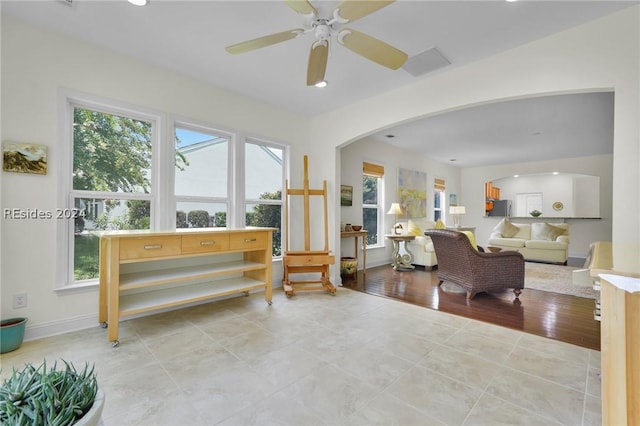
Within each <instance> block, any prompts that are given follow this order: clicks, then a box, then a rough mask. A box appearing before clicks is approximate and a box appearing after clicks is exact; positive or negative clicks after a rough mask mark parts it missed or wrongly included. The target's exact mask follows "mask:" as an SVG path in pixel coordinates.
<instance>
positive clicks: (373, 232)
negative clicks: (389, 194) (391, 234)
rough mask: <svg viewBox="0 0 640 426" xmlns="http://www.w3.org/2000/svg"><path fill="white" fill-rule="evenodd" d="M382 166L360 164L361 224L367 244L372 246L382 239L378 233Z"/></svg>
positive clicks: (380, 217) (379, 226) (380, 219)
mask: <svg viewBox="0 0 640 426" xmlns="http://www.w3.org/2000/svg"><path fill="white" fill-rule="evenodd" d="M383 176H384V167H383V166H380V165H377V164H372V163H366V162H365V163H363V164H362V224H363V226H364V229H366V230H367V231H368V232H367V245H368V246H373V245H376V244H378V243H379V242H380V241H382V236H381V235H380V230H381V229H382V227H381V222H382V215H381V212H382V204H381V203H382V200H381V197H380V195H381V194H382V191H381V188H382V178H383Z"/></svg>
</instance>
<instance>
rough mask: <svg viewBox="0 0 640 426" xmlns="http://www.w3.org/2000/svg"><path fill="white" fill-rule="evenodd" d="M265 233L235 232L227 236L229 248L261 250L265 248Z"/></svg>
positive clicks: (266, 238)
mask: <svg viewBox="0 0 640 426" xmlns="http://www.w3.org/2000/svg"><path fill="white" fill-rule="evenodd" d="M267 241H268V235H267V233H266V232H237V233H235V232H234V233H231V234H229V247H230V248H231V249H232V250H237V249H252V248H255V249H262V248H265V247H267Z"/></svg>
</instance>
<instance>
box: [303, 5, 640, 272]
mask: <svg viewBox="0 0 640 426" xmlns="http://www.w3.org/2000/svg"><path fill="white" fill-rule="evenodd" d="M639 24H640V7H639V6H634V7H631V8H627V9H625V10H623V11H622V12H619V13H615V14H612V15H610V16H607V17H604V18H602V19H599V20H596V21H593V22H590V23H587V24H584V25H581V26H578V27H576V28H574V29H570V30H567V31H565V32H562V33H559V34H556V35H552V36H549V37H546V38H543V39H540V40H538V41H535V42H532V43H529V44H527V45H524V46H521V47H517V48H514V49H512V50H510V51H507V52H504V53H502V54H498V55H495V56H492V57H489V58H486V59H483V60H481V61H478V62H475V63H473V64H469V65H467V66H461V67H458V68H452V69H451V70H450V71H448V72H443V73H440V74H437V75H434V76H432V77H428V78H423V79H420V80H418V81H416V83H414V84H410V85H408V86H406V87H403V88H400V89H397V90H394V91H391V92H388V93H385V94H383V95H380V96H376V97H372V98H369V99H367V100H364V101H361V102H358V103H355V104H352V105H349V106H348V107H345V108H341V109H337V110H335V111H331V112H329V113H326V114H322V115H320V116H317V117H314V119H313V121H312V134H311V149H313V150H314V151H313V154H314V156H315V157H316V158H317V160H318V162H319V164H318V166H319V167H320V168H321V169H322V170H324V171H325V173H326V175H327V179H329V180H330V186H333V187H334V189H335V186H336V185H339V184H340V181H339V179H340V177H339V175H338V173H336V172H335V171H336V169H338V168H339V167H340V156H339V154H336V156H335V157H331V156H327V155H326V150H327V148H328V147H331V146H333V147H339V146H341V145H343V144H345V143H348V142H351V141H353V140H357V139H360V138H362V137H363V136H366V135H368V134H371V133H372V132H374V131H377V130H382V129H384V128H387V127H391V126H393V125H396V124H398V123H402V122H406V121H410V120H413V119H416V118H420V117H426V116H429V115H432V114H436V113H441V112H444V111H450V110H455V109H459V108H464V107H467V106H471V105H479V104H482V103H486V102H493V101H498V100H508V99H517V98H522V97H527V96H532V95H543V94H560V93H577V92H585V91H594V90H613V91H614V92H615V105H614V107H615V117H614V158H613V163H614V164H613V171H614V172H613V185H612V188H613V198H612V200H613V204H612V205H613V210H612V211H613V214H612V226H613V233H612V240H613V250H614V268H616V269H618V270H620V271H629V272H640V244H639V241H640V215H638V214H637V212H638V211H640V205H639V200H640V173H639V168H638V164H639V163H640V148H639V135H638V128H639V124H638V117H639V116H640V109H639V105H638V103H639V98H640V90H639V89H640V72H639V67H640V25H639ZM454 65H455V64H454ZM505 175H506V174H503V175H502V176H505ZM469 177H470V176H469V175H468V174H466V173H464V171H463V175H462V182H463V184H464V185H467V183H466V182H468V178H469ZM493 177H496V176H493ZM487 180H488V179H486V178H482V179H480V180H479V181H478V185H483V184H484V182H486V181H487ZM601 183H602V182H601ZM469 185H471V186H473V183H469ZM474 193H476V190H475V188H467V187H466V186H465V187H463V188H462V190H461V191H460V195H461V196H462V197H466V196H467V194H474ZM477 193H478V194H480V196H481V197H482V194H483V191H482V190H478V191H477ZM334 194H336V192H334ZM337 197H338V195H336V198H335V200H338V198H337ZM465 203H467V204H468V203H469V201H468V200H466V199H465ZM335 206H336V207H335V209H334V211H333V215H332V220H333V221H334V222H333V225H334V228H333V229H336V230H337V229H338V226H337V223H339V216H340V213H339V208H340V207H339V203H337V202H336V204H335ZM338 238H339V234H338V231H336V233H335V235H334V243H333V244H334V247H335V248H336V249H337V248H338V243H337V242H336V241H337V240H338Z"/></svg>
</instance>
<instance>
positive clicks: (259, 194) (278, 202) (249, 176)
mask: <svg viewBox="0 0 640 426" xmlns="http://www.w3.org/2000/svg"><path fill="white" fill-rule="evenodd" d="M244 149H245V167H244V170H245V206H246V209H245V211H246V215H245V223H246V225H247V226H267V227H272V228H277V229H278V230H277V231H275V232H274V233H273V255H274V256H281V255H282V206H283V199H282V188H283V185H284V179H285V174H284V172H285V167H284V158H285V156H284V154H285V152H284V149H283V148H282V147H279V146H277V145H274V144H267V143H265V142H260V141H256V140H249V141H247V143H246V144H245V148H244Z"/></svg>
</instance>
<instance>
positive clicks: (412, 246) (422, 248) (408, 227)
mask: <svg viewBox="0 0 640 426" xmlns="http://www.w3.org/2000/svg"><path fill="white" fill-rule="evenodd" d="M399 223H400V224H402V233H403V234H411V235H415V236H416V239H415V240H413V241H411V242H408V243H407V247H408V248H409V250H410V251H411V253H412V254H413V264H414V265H420V266H424V267H425V269H433V268H434V267H436V266H437V265H438V259H436V251H435V249H434V248H433V243H432V242H431V238H429V237H427V236H425V235H424V231H425V230H427V229H433V228H435V226H436V223H435V222H434V221H432V220H427V219H410V220H409V221H406V222H405V221H402V222H399ZM405 253H406V251H405V247H404V243H402V244H400V254H401V255H403V254H405Z"/></svg>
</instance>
